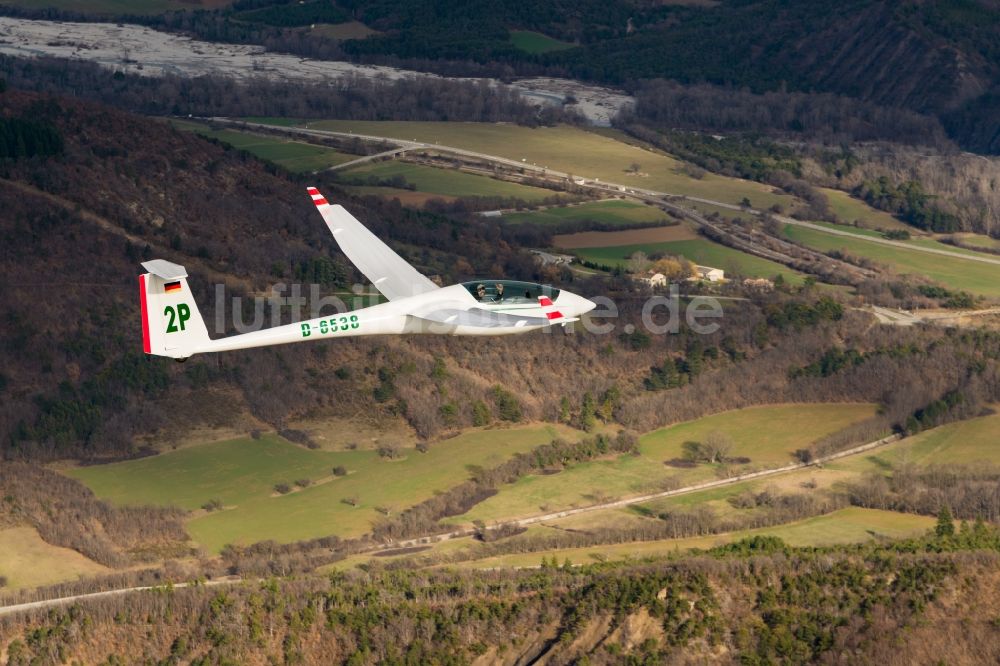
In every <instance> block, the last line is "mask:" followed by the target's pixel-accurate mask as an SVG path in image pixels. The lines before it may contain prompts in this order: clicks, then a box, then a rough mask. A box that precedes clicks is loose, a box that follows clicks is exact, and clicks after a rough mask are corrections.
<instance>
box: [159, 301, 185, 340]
mask: <svg viewBox="0 0 1000 666" xmlns="http://www.w3.org/2000/svg"><path fill="white" fill-rule="evenodd" d="M163 316H164V317H167V333H176V332H177V331H183V330H184V328H185V326H186V325H187V321H188V319H190V318H191V308H189V307H188V306H187V304H185V303H180V304H179V305H178V306H177V309H176V310H174V306H172V305H168V306H167V307H165V308H163ZM178 327H179V328H178Z"/></svg>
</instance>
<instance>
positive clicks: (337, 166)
mask: <svg viewBox="0 0 1000 666" xmlns="http://www.w3.org/2000/svg"><path fill="white" fill-rule="evenodd" d="M408 150H413V148H412V147H408V146H402V147H400V148H393V149H392V150H386V151H385V152H381V153H375V154H374V155H365V156H364V157H359V158H358V159H356V160H351V161H350V162H344V163H343V164H334V165H333V166H332V167H329V168H327V169H324V171H337V170H339V169H347V168H349V167H353V166H357V165H359V164H364V163H365V162H371V161H372V160H377V159H381V158H383V157H395V156H396V155H402V154H403V153H405V152H406V151H408Z"/></svg>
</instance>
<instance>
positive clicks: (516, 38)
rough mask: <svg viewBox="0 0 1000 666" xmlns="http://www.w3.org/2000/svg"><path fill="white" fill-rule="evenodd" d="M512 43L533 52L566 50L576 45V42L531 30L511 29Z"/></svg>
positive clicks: (515, 46)
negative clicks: (565, 40)
mask: <svg viewBox="0 0 1000 666" xmlns="http://www.w3.org/2000/svg"><path fill="white" fill-rule="evenodd" d="M510 43H511V44H513V45H514V48H518V49H521V50H522V51H525V52H527V53H532V54H538V53H551V52H553V51H565V50H566V49H571V48H573V47H574V44H570V43H569V42H564V41H561V40H558V39H555V38H553V37H549V36H548V35H543V34H542V33H540V32H533V31H531V30H511V31H510Z"/></svg>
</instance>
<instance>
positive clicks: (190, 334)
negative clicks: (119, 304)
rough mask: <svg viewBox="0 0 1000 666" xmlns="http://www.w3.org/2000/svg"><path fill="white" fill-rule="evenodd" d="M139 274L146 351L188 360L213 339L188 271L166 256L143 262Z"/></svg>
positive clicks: (144, 347) (144, 349)
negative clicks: (141, 272)
mask: <svg viewBox="0 0 1000 666" xmlns="http://www.w3.org/2000/svg"><path fill="white" fill-rule="evenodd" d="M142 267H143V268H145V269H146V270H147V271H149V272H148V273H144V274H143V275H140V276H139V303H140V305H141V308H142V349H143V351H144V352H146V353H147V354H153V355H155V356H169V357H170V358H175V359H179V360H183V359H186V358H187V357H189V356H191V355H192V354H196V353H198V352H199V351H205V347H206V346H207V345H208V343H210V342H211V339H210V338H209V337H208V329H207V328H205V322H204V320H203V319H202V318H201V313H200V312H199V311H198V305H197V303H195V301H194V295H193V294H192V293H191V289H190V288H189V287H188V283H187V271H185V270H184V267H183V266H178V265H177V264H173V263H171V262H169V261H164V260H163V259H154V260H152V261H147V262H144V263H143V264H142Z"/></svg>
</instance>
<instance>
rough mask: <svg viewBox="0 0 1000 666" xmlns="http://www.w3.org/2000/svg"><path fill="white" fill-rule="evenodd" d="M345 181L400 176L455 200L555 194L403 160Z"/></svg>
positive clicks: (357, 170)
mask: <svg viewBox="0 0 1000 666" xmlns="http://www.w3.org/2000/svg"><path fill="white" fill-rule="evenodd" d="M340 173H341V175H342V177H343V178H344V179H345V180H350V179H355V178H358V179H365V178H368V177H375V178H378V179H380V180H388V179H391V178H394V177H396V176H401V177H402V178H404V179H406V182H407V183H410V184H412V185H413V186H414V187H415V188H416V191H418V192H422V193H427V194H436V195H445V196H451V197H459V198H461V197H514V198H517V199H523V200H524V201H541V200H542V199H545V198H546V197H550V196H552V195H553V194H555V193H554V192H552V191H551V190H546V189H544V188H541V187H531V186H528V185H521V184H519V183H511V182H508V181H505V180H497V179H495V178H489V177H487V176H476V175H473V174H469V173H462V172H461V171H456V170H454V169H438V168H435V167H429V166H424V165H422V164H410V163H408V162H402V161H399V160H389V161H386V162H378V163H374V164H372V163H369V164H364V165H361V166H357V167H350V168H348V169H346V170H344V171H342V172H340Z"/></svg>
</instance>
